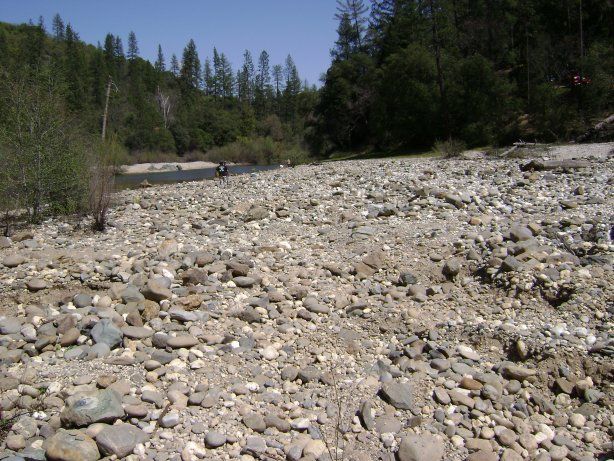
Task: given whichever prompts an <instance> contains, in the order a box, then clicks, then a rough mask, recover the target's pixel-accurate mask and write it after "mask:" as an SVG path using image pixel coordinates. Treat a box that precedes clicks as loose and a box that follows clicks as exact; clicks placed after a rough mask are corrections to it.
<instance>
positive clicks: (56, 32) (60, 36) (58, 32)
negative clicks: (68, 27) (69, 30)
mask: <svg viewBox="0 0 614 461" xmlns="http://www.w3.org/2000/svg"><path fill="white" fill-rule="evenodd" d="M51 27H52V28H53V36H54V37H55V38H56V39H57V40H64V37H65V35H64V34H65V28H64V21H62V17H61V16H60V15H59V14H58V13H56V15H55V16H54V17H53V23H52V26H51Z"/></svg>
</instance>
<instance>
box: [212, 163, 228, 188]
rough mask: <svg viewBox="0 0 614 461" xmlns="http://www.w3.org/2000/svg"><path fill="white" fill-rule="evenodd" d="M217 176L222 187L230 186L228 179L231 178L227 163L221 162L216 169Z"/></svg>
mask: <svg viewBox="0 0 614 461" xmlns="http://www.w3.org/2000/svg"><path fill="white" fill-rule="evenodd" d="M215 176H216V177H217V178H218V180H219V181H220V187H224V186H227V185H228V177H229V176H230V172H229V171H228V166H227V165H226V162H220V164H219V165H218V166H217V168H216V169H215Z"/></svg>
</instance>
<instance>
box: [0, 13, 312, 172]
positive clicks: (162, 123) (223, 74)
mask: <svg viewBox="0 0 614 461" xmlns="http://www.w3.org/2000/svg"><path fill="white" fill-rule="evenodd" d="M109 27H112V25H109ZM199 51H200V55H201V56H203V55H204V53H203V50H202V49H201V50H197V46H196V44H195V43H194V41H192V40H191V41H190V42H189V43H188V44H187V45H186V47H185V49H184V51H183V54H182V56H180V57H177V56H175V55H172V56H165V55H164V53H163V44H161V45H159V47H158V59H157V60H156V62H155V63H154V64H152V63H150V62H148V61H146V60H144V59H141V58H140V57H139V46H138V40H137V37H136V35H135V34H134V33H130V35H129V36H128V38H127V41H126V47H125V50H124V45H123V41H122V38H121V37H119V36H115V35H113V34H108V35H107V36H106V37H104V40H103V41H102V42H101V43H99V44H98V46H93V45H89V44H85V43H84V42H82V41H81V40H80V39H79V34H78V32H77V31H75V30H74V29H73V28H72V26H71V25H70V24H69V23H67V24H65V23H64V21H63V20H62V18H61V17H60V16H59V15H56V17H55V18H54V20H53V24H52V25H51V26H50V27H46V26H45V24H43V21H42V19H41V20H40V21H39V23H38V24H37V25H34V24H29V25H26V24H23V25H11V24H6V23H0V73H1V74H2V80H3V81H4V82H5V83H6V82H16V81H27V82H29V84H31V85H34V84H35V83H36V80H37V79H38V80H40V79H46V80H52V81H53V85H52V91H54V92H57V93H58V94H59V95H61V99H62V101H63V102H64V105H65V108H66V110H67V111H68V113H69V114H71V116H72V118H73V120H74V121H77V122H78V125H79V127H80V129H82V130H83V131H84V132H85V133H88V134H90V135H93V134H97V135H100V134H101V131H102V125H103V123H102V121H103V114H104V110H105V102H106V96H107V90H109V103H108V117H107V137H111V138H114V139H116V140H118V141H119V142H121V143H122V144H124V145H125V146H126V148H128V149H129V150H130V151H131V152H133V153H137V152H162V153H164V152H166V153H177V154H179V155H184V154H186V153H189V152H194V151H199V152H205V151H208V150H210V149H212V148H215V147H219V146H224V145H227V144H229V143H233V142H235V141H239V142H238V145H239V147H240V146H241V145H242V146H244V147H245V146H248V148H244V149H242V150H241V149H239V152H237V149H233V150H228V151H226V152H224V153H223V154H224V155H226V156H230V157H232V156H233V155H235V156H236V155H240V156H242V157H244V158H227V159H229V160H244V161H253V162H260V163H266V162H270V161H279V160H280V159H281V157H283V158H284V159H285V158H286V157H287V156H292V155H294V156H301V155H304V152H303V148H302V140H303V133H304V130H305V119H306V116H307V114H309V113H310V112H311V111H312V108H313V107H314V105H315V101H316V98H317V92H316V90H315V88H314V87H306V83H302V82H301V80H300V77H299V73H298V70H297V68H296V65H295V64H294V61H293V59H292V57H291V56H290V55H288V57H287V58H286V60H285V62H284V63H281V64H274V63H271V62H270V60H269V55H268V53H267V52H266V51H262V52H260V54H259V55H258V56H256V57H255V58H254V57H252V55H251V53H250V52H249V51H247V50H246V51H245V54H244V62H243V63H242V64H241V65H240V67H239V68H238V69H237V70H236V71H235V70H234V69H233V68H232V66H231V63H230V62H229V60H228V59H227V57H226V56H225V54H224V53H223V52H222V51H221V50H217V49H216V48H213V49H212V50H210V52H211V56H212V58H211V59H209V58H207V59H206V60H204V62H201V59H200V58H199ZM4 90H7V88H5V89H4ZM5 92H6V91H5ZM5 102H6V101H5ZM0 123H1V122H0ZM218 155H219V154H218ZM153 157H154V158H155V156H153Z"/></svg>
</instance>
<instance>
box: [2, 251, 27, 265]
mask: <svg viewBox="0 0 614 461" xmlns="http://www.w3.org/2000/svg"><path fill="white" fill-rule="evenodd" d="M25 262H26V258H24V257H23V256H22V255H20V254H11V255H8V256H5V258H4V259H3V260H2V264H4V265H5V266H6V267H10V268H13V267H17V266H20V265H22V264H23V263H25Z"/></svg>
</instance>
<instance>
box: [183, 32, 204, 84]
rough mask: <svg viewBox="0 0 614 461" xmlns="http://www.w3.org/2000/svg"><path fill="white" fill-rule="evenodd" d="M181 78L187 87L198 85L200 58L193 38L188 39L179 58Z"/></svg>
mask: <svg viewBox="0 0 614 461" xmlns="http://www.w3.org/2000/svg"><path fill="white" fill-rule="evenodd" d="M181 80H182V81H183V82H184V84H186V85H187V86H189V87H192V88H198V87H199V86H200V59H199V58H198V52H197V51H196V44H195V43H194V40H192V39H190V41H189V42H188V44H187V45H186V47H185V48H184V49H183V57H182V59H181Z"/></svg>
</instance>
